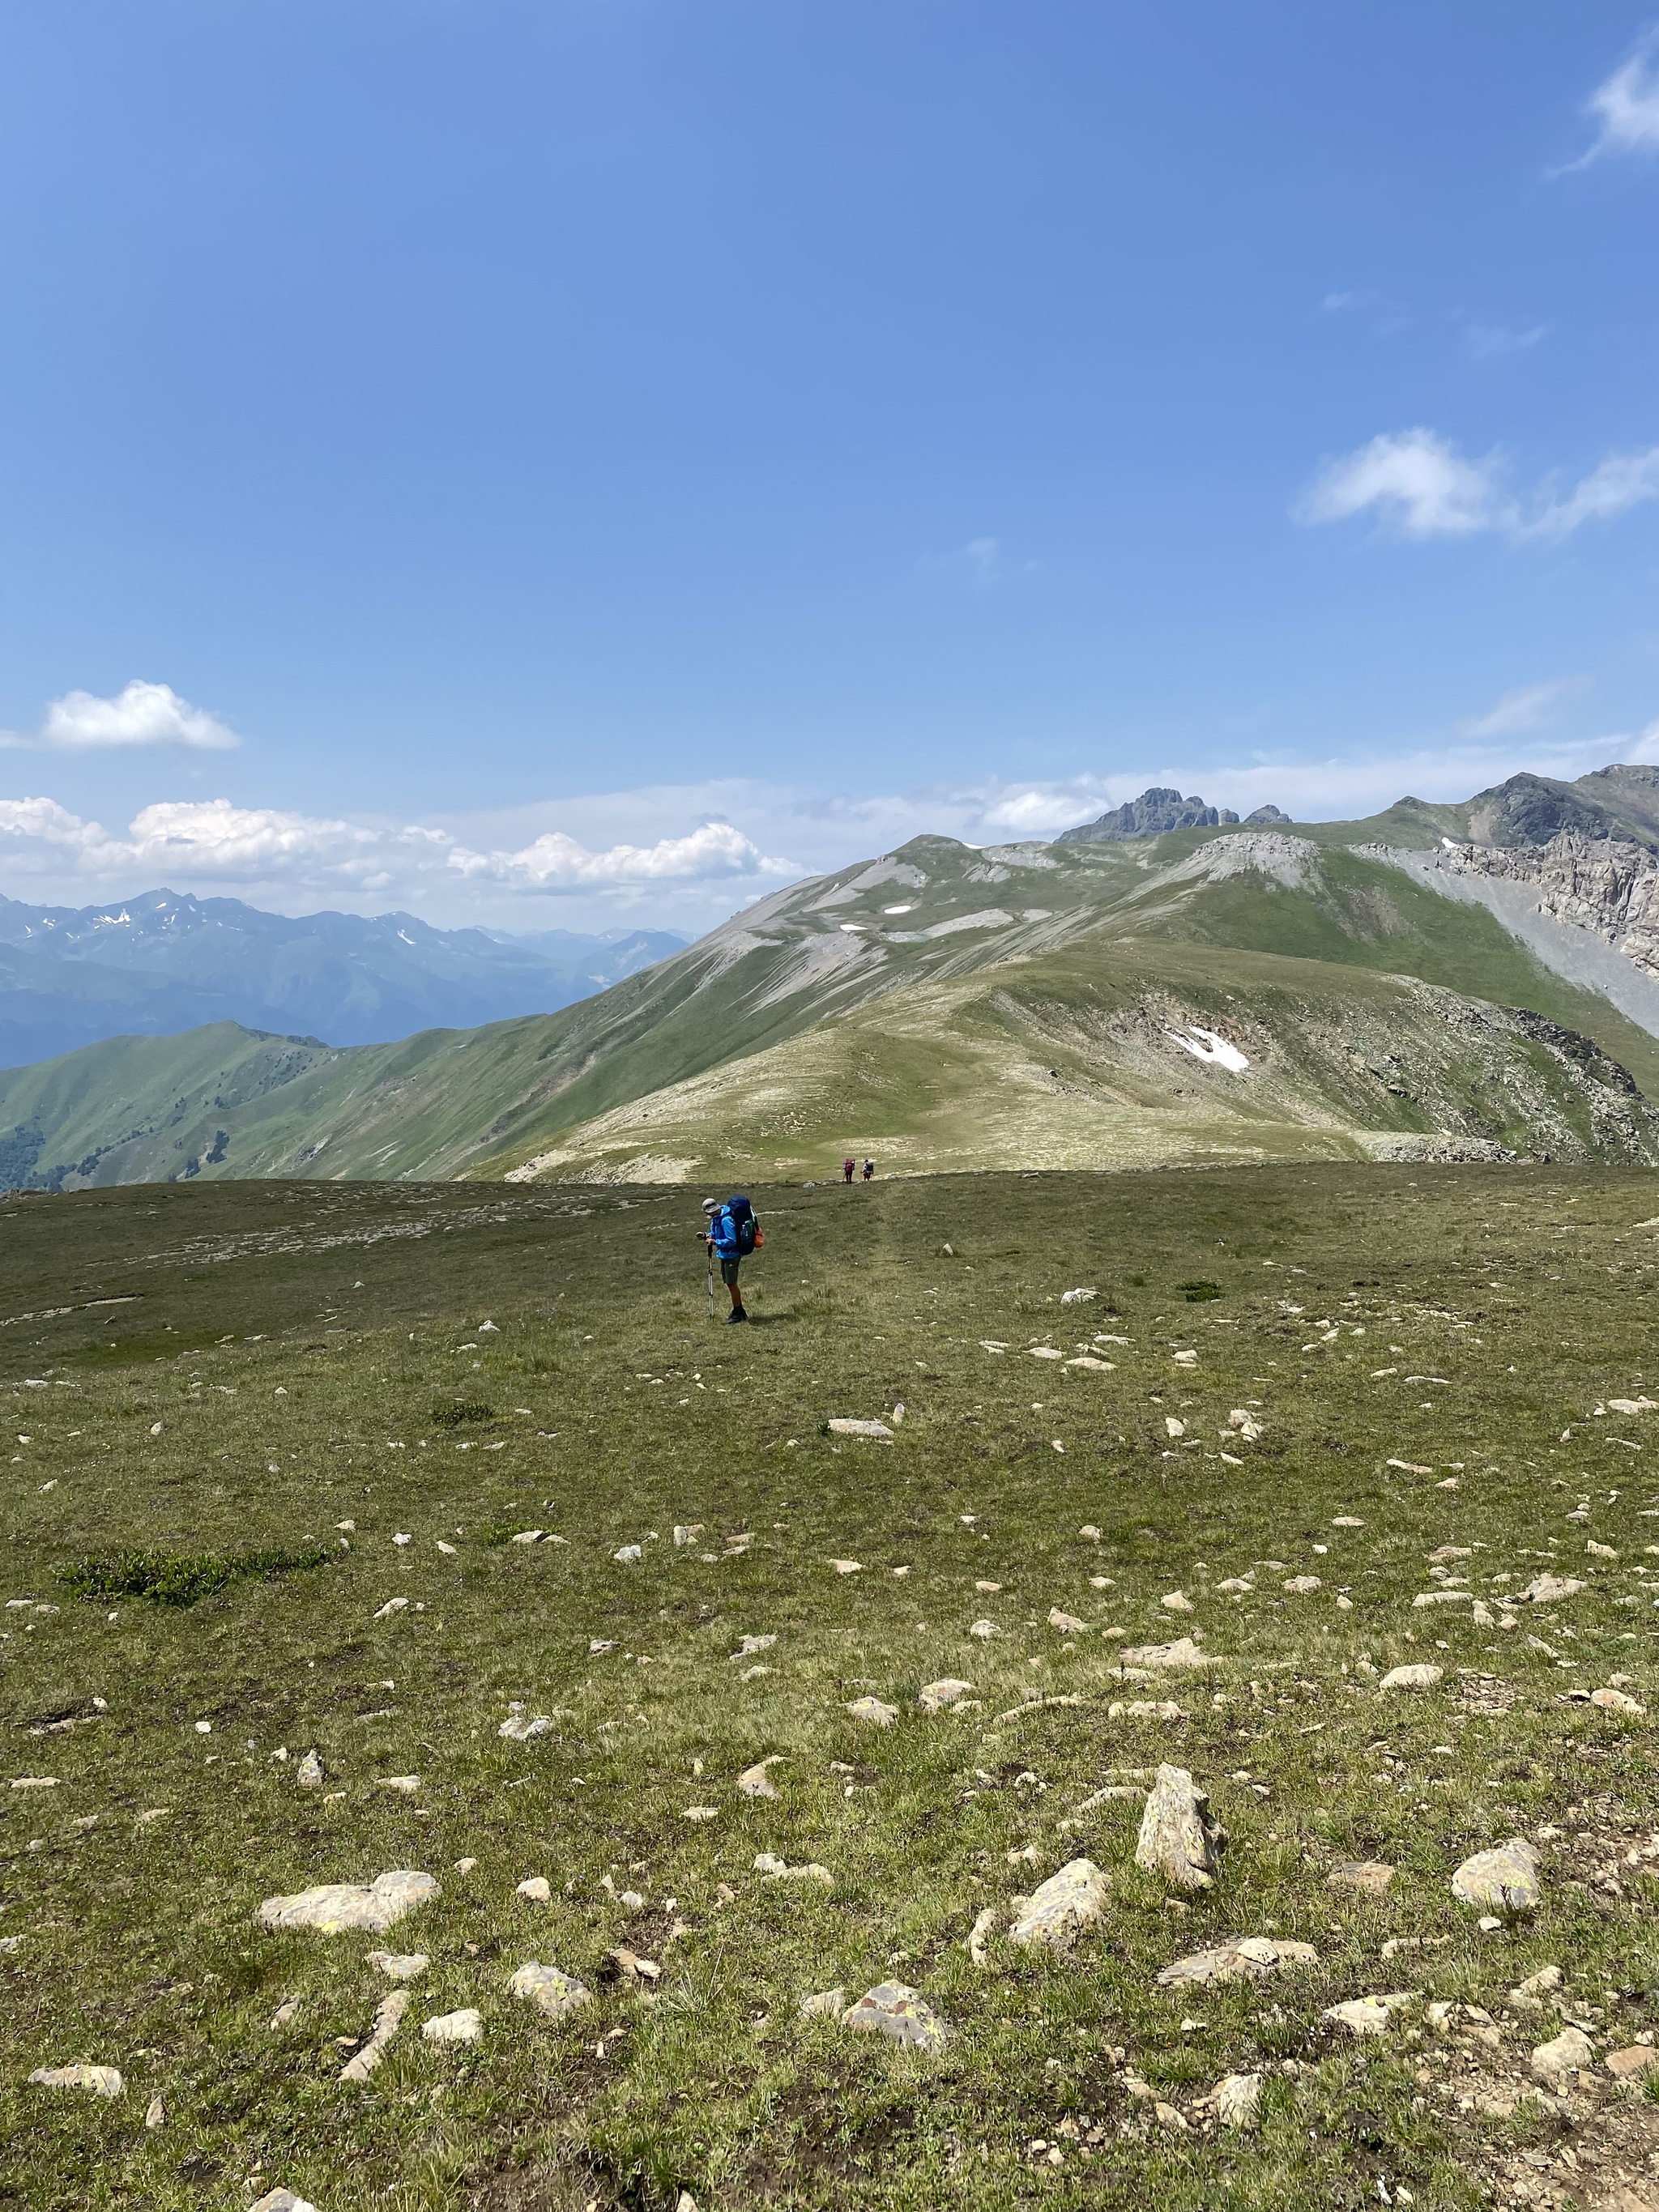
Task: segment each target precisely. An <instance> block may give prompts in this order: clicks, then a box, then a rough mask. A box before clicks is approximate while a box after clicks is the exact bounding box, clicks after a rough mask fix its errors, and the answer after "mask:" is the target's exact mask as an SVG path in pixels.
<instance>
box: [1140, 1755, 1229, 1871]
mask: <svg viewBox="0 0 1659 2212" xmlns="http://www.w3.org/2000/svg"><path fill="white" fill-rule="evenodd" d="M1226 1848H1227V1831H1226V1830H1225V1828H1224V1827H1223V1826H1221V1823H1220V1822H1219V1821H1218V1820H1212V1818H1211V1817H1210V1801H1209V1798H1208V1796H1206V1794H1205V1792H1204V1791H1203V1790H1200V1788H1199V1787H1198V1786H1197V1784H1195V1783H1194V1780H1193V1778H1192V1776H1191V1775H1190V1774H1189V1773H1188V1771H1187V1770H1186V1768H1185V1767H1184V1766H1160V1767H1159V1768H1158V1773H1157V1775H1156V1776H1155V1777H1154V1778H1153V1782H1152V1791H1151V1794H1150V1796H1148V1797H1147V1800H1146V1811H1145V1812H1144V1813H1143V1814H1141V1816H1140V1835H1139V1839H1138V1841H1137V1842H1136V1844H1135V1864H1136V1865H1137V1866H1138V1867H1142V1868H1144V1869H1146V1872H1147V1873H1148V1874H1155V1875H1160V1876H1161V1877H1162V1878H1163V1880H1164V1881H1168V1882H1173V1883H1174V1885H1175V1887H1176V1888H1177V1889H1211V1888H1213V1887H1214V1886H1215V1884H1216V1883H1217V1882H1218V1881H1219V1880H1220V1878H1221V1854H1222V1853H1223V1851H1225V1850H1226Z"/></svg>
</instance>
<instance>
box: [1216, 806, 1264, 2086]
mask: <svg viewBox="0 0 1659 2212" xmlns="http://www.w3.org/2000/svg"><path fill="white" fill-rule="evenodd" d="M1262 811H1265V812H1267V813H1269V814H1276V813H1277V812H1278V811H1279V810H1278V808H1277V807H1271V806H1270V807H1267V808H1266V809H1264V810H1262ZM1250 819H1251V821H1252V822H1254V821H1255V820H1256V819H1257V817H1256V815H1255V814H1253V815H1251V817H1250ZM1260 2106H1261V2075H1259V2074H1228V2075H1224V2076H1223V2077H1222V2079H1221V2080H1220V2081H1218V2082H1217V2083H1216V2085H1215V2087H1214V2088H1213V2089H1212V2090H1211V2092H1210V2110H1211V2111H1212V2112H1213V2113H1214V2114H1215V2116H1216V2118H1217V2119H1218V2121H1219V2122H1220V2124H1221V2125H1222V2126H1223V2127H1224V2128H1238V2129H1247V2128H1253V2127H1254V2126H1255V2124H1256V2118H1257V2113H1258V2110H1259V2108H1260Z"/></svg>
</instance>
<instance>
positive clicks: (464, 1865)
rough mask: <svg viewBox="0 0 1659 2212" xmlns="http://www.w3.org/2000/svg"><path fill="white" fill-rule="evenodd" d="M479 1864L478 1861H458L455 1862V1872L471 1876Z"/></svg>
mask: <svg viewBox="0 0 1659 2212" xmlns="http://www.w3.org/2000/svg"><path fill="white" fill-rule="evenodd" d="M477 1863H478V1862H477V1859H457V1860H456V1862H455V1871H456V1873H457V1874H471V1871H472V1869H473V1868H474V1867H475V1866H477Z"/></svg>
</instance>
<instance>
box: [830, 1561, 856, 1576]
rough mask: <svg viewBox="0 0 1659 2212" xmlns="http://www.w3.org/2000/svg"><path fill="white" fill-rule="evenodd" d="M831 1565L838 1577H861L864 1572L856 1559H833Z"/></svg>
mask: <svg viewBox="0 0 1659 2212" xmlns="http://www.w3.org/2000/svg"><path fill="white" fill-rule="evenodd" d="M829 1564H830V1565H831V1566H832V1567H833V1568H834V1569H835V1571H836V1573H837V1574H838V1575H861V1574H862V1573H863V1572H864V1569H863V1567H862V1566H861V1565H860V1563H859V1562H858V1560H856V1559H831V1560H830V1562H829Z"/></svg>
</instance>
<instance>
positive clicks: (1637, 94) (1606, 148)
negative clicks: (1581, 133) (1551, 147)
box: [1558, 31, 1659, 174]
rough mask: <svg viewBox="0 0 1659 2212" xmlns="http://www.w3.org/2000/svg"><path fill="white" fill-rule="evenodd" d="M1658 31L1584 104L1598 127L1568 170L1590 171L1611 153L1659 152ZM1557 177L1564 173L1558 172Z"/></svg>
mask: <svg viewBox="0 0 1659 2212" xmlns="http://www.w3.org/2000/svg"><path fill="white" fill-rule="evenodd" d="M1656 58H1659V32H1655V31H1649V32H1648V33H1646V34H1645V35H1644V37H1642V38H1640V39H1638V41H1637V43H1636V45H1635V46H1634V47H1633V48H1632V51H1631V52H1630V53H1629V54H1628V55H1627V56H1626V58H1625V60H1623V61H1622V62H1620V64H1619V66H1618V68H1617V69H1616V70H1614V71H1613V74H1612V76H1609V77H1606V78H1604V79H1603V80H1602V82H1601V83H1600V84H1598V85H1597V86H1596V88H1595V91H1594V92H1593V93H1591V94H1590V96H1589V99H1588V100H1586V101H1585V102H1584V113H1585V114H1586V115H1587V116H1588V117H1589V120H1590V121H1591V122H1592V123H1593V124H1594V125H1595V140H1594V142H1593V143H1592V144H1591V146H1590V149H1589V152H1588V153H1586V154H1583V155H1580V156H1579V158H1578V160H1577V161H1570V162H1568V164H1567V165H1566V166H1567V169H1569V170H1571V169H1583V168H1587V167H1589V164H1590V163H1591V162H1592V161H1601V159H1603V158H1604V157H1605V156H1606V155H1610V154H1637V155H1641V154H1655V153H1659V68H1656V66H1655V64H1656ZM1564 173H1565V172H1562V171H1558V174H1564Z"/></svg>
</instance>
